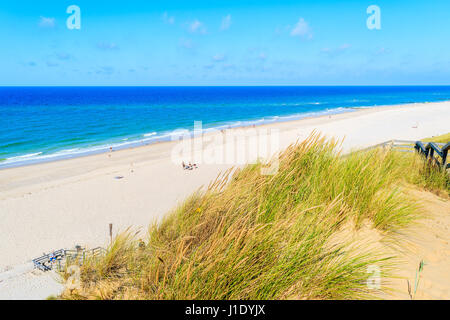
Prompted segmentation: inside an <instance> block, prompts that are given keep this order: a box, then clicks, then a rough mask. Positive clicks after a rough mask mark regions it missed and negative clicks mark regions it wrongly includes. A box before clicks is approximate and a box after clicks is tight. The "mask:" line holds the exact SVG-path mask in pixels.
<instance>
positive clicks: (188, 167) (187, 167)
mask: <svg viewBox="0 0 450 320" xmlns="http://www.w3.org/2000/svg"><path fill="white" fill-rule="evenodd" d="M181 164H182V165H183V170H193V169H198V167H197V164H195V163H194V164H191V163H190V162H189V164H185V163H184V161H183V162H182V163H181Z"/></svg>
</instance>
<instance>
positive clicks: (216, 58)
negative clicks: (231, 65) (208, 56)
mask: <svg viewBox="0 0 450 320" xmlns="http://www.w3.org/2000/svg"><path fill="white" fill-rule="evenodd" d="M225 59H226V57H225V55H224V54H216V55H214V56H213V60H214V61H216V62H221V61H224V60H225Z"/></svg>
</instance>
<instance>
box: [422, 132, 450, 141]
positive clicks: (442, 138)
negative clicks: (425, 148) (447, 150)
mask: <svg viewBox="0 0 450 320" xmlns="http://www.w3.org/2000/svg"><path fill="white" fill-rule="evenodd" d="M423 141H425V142H437V143H447V142H450V132H449V133H446V134H443V135H440V136H436V137H431V138H426V139H423Z"/></svg>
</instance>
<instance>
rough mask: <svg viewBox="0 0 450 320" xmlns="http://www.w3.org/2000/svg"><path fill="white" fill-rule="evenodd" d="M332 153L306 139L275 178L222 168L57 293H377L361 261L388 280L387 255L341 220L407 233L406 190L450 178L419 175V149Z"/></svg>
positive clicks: (436, 186) (441, 186) (439, 185)
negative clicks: (348, 231) (352, 237)
mask: <svg viewBox="0 0 450 320" xmlns="http://www.w3.org/2000/svg"><path fill="white" fill-rule="evenodd" d="M336 149H337V146H336V143H335V142H333V141H327V140H325V139H324V138H322V137H320V136H319V135H312V136H311V137H309V138H308V139H307V140H305V141H303V142H301V143H297V144H295V145H292V146H291V147H289V148H288V149H287V150H286V151H284V152H283V153H282V154H281V155H280V157H279V161H280V166H279V171H278V173H277V174H275V175H272V176H268V175H261V173H260V172H261V171H260V169H261V166H262V164H255V165H249V166H246V167H245V168H243V169H242V170H237V171H236V172H234V173H233V175H232V176H231V177H230V176H229V174H230V173H229V172H228V173H227V174H225V175H224V176H223V177H221V178H219V179H217V180H216V181H214V182H213V183H212V184H211V185H210V187H209V188H208V190H206V191H204V192H197V193H195V194H193V195H192V196H191V197H190V198H189V199H187V200H186V201H185V202H184V203H183V204H182V205H181V206H179V207H178V208H176V209H175V210H174V211H173V212H171V213H169V214H168V215H166V217H165V218H164V220H163V221H162V222H161V223H159V224H154V225H152V226H151V227H150V228H149V230H148V235H147V239H146V241H142V240H140V239H138V236H137V235H136V234H132V232H131V231H130V230H128V231H126V232H124V233H122V234H119V235H118V236H117V237H116V238H115V240H114V242H113V244H112V245H111V246H110V247H109V248H108V252H107V254H106V255H105V256H104V257H102V258H100V259H90V260H87V261H86V262H85V263H84V264H83V266H82V268H81V288H79V289H75V290H68V289H67V290H66V291H65V292H64V293H63V294H62V295H61V297H60V298H63V299H364V298H371V297H373V296H374V294H376V293H377V291H376V290H375V291H374V290H371V289H369V288H368V286H367V280H368V277H369V276H371V274H370V273H368V272H367V270H368V267H369V266H371V265H376V266H378V267H379V268H380V270H381V272H382V274H381V276H382V277H384V278H385V277H387V276H388V275H389V273H390V271H391V270H392V268H393V267H394V265H393V263H392V261H391V260H390V259H389V257H386V256H384V255H383V254H382V253H380V252H375V251H373V250H369V249H368V248H366V247H364V245H362V244H361V245H355V244H353V245H352V244H351V243H349V242H348V241H344V240H342V241H341V242H339V241H337V242H336V241H331V240H332V237H335V236H336V235H339V233H340V232H341V231H342V229H343V228H344V226H346V225H348V224H351V225H353V226H355V228H356V229H358V228H359V227H361V226H362V224H363V223H367V222H368V223H370V225H372V226H373V228H375V229H376V230H379V232H381V233H388V232H390V231H395V230H397V229H399V228H402V227H404V226H406V225H407V224H409V223H411V222H412V221H413V220H414V219H415V218H417V216H418V207H417V206H416V204H415V202H414V201H413V199H410V198H409V197H408V196H407V195H406V194H405V193H404V192H403V191H402V185H403V184H404V183H406V182H409V183H416V184H419V185H421V186H422V187H427V188H429V189H432V190H446V189H445V188H448V180H447V182H446V183H447V186H446V185H445V178H443V177H444V176H445V174H441V173H436V176H435V177H433V178H432V179H431V180H430V181H429V180H427V178H423V177H421V174H422V173H421V172H420V171H421V170H423V163H422V162H423V161H422V160H421V159H420V158H419V157H418V156H416V155H414V156H413V155H403V154H401V155H400V154H398V153H394V152H386V151H383V150H374V151H369V152H361V153H353V154H351V155H349V156H347V157H340V155H339V153H338V152H336ZM429 170H434V169H429ZM439 174H441V175H439ZM443 179H444V180H443ZM447 192H448V189H447ZM336 243H337V244H336ZM64 277H65V278H67V277H68V275H67V274H66V275H64Z"/></svg>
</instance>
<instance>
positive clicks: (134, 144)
mask: <svg viewBox="0 0 450 320" xmlns="http://www.w3.org/2000/svg"><path fill="white" fill-rule="evenodd" d="M447 102H450V100H444V101H440V102H413V103H406V104H393V105H373V106H357V107H336V108H333V109H326V110H322V111H316V112H314V111H313V112H305V113H304V114H292V115H284V116H268V117H267V118H268V119H267V120H265V118H262V119H254V120H235V121H234V122H232V123H229V124H220V125H217V126H213V127H208V128H204V129H203V130H202V133H201V134H203V135H206V134H209V133H210V132H211V131H212V132H216V131H218V130H231V129H239V128H247V127H252V126H256V127H264V126H267V125H276V124H278V123H285V122H295V121H301V120H308V119H315V118H318V119H319V118H325V117H329V116H338V115H341V114H347V113H354V112H360V111H362V110H372V109H380V108H395V107H406V106H414V105H419V104H436V103H447ZM338 110H340V111H338ZM271 118H273V119H271ZM236 123H245V124H244V125H240V124H236ZM175 130H178V129H174V130H172V131H171V132H168V131H167V132H166V131H164V132H161V135H160V136H158V135H157V136H155V137H152V138H145V136H146V134H143V135H142V136H143V138H142V139H139V140H131V141H126V140H125V141H124V142H122V143H118V142H115V143H110V144H108V143H106V142H105V144H101V145H98V146H92V147H86V148H83V147H76V146H74V147H75V149H79V152H76V153H63V152H64V151H68V150H70V149H67V150H66V149H63V150H59V151H56V152H55V153H51V154H45V155H42V156H41V155H40V154H41V152H39V151H38V150H34V151H33V153H31V154H29V155H31V156H33V155H37V158H31V159H27V155H21V156H15V157H12V158H7V159H6V160H5V161H2V162H0V171H1V170H5V169H11V168H18V167H24V166H30V165H36V164H42V163H48V162H54V161H62V160H70V159H76V158H81V157H88V156H93V155H98V154H105V153H108V152H110V148H113V150H114V151H115V152H117V151H121V150H128V149H134V148H140V147H146V146H150V145H155V144H158V143H165V142H171V141H173V140H172V137H171V134H172V133H173V132H174V131H175ZM189 134H190V135H191V138H195V137H197V136H196V135H194V132H193V131H189ZM126 139H128V138H126ZM14 158H23V159H24V160H18V161H15V162H8V159H14Z"/></svg>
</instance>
